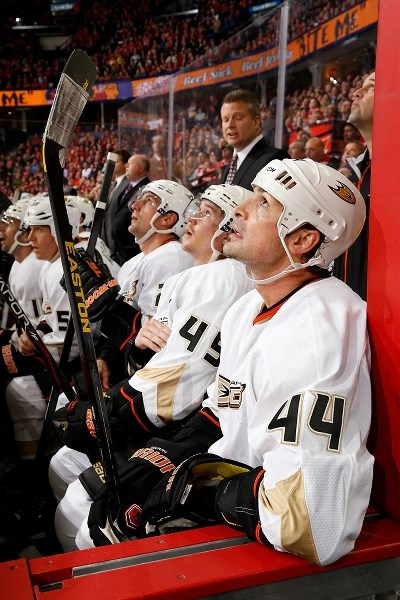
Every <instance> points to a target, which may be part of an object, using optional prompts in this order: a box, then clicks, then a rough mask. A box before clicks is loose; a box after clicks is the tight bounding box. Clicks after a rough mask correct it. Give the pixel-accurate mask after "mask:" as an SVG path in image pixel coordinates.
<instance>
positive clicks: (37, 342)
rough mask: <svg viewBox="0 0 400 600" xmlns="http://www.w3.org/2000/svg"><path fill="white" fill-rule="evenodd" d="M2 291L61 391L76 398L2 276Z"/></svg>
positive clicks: (0, 280)
mask: <svg viewBox="0 0 400 600" xmlns="http://www.w3.org/2000/svg"><path fill="white" fill-rule="evenodd" d="M0 293H1V295H2V296H3V298H4V301H5V302H6V303H7V305H8V306H9V307H10V310H11V312H12V313H13V315H14V317H15V319H16V321H17V323H18V325H19V326H20V327H21V329H22V330H23V331H25V333H26V334H27V335H28V336H29V339H30V340H31V342H32V344H34V346H35V348H36V350H37V352H38V354H39V355H40V356H41V358H42V360H43V362H44V363H45V365H46V367H47V368H48V370H49V372H50V373H51V375H52V376H53V378H54V381H55V382H56V386H57V388H58V389H59V391H60V392H61V391H62V392H64V394H65V395H66V396H67V398H68V400H76V397H75V394H74V391H73V389H72V387H71V385H70V383H69V381H68V379H67V377H66V376H65V375H64V373H63V372H62V371H61V369H60V367H59V366H58V364H57V363H56V361H55V360H54V358H53V357H52V355H51V354H50V352H49V350H48V348H47V346H46V344H44V343H43V342H42V338H41V337H40V336H39V334H38V332H37V331H36V329H35V328H34V326H33V325H32V323H31V322H30V320H29V318H28V317H27V315H26V314H25V313H24V311H23V310H22V308H21V306H20V304H19V302H18V300H17V299H16V298H15V296H14V294H13V293H12V291H11V290H10V288H9V287H8V285H7V283H6V281H5V280H4V279H3V277H1V276H0Z"/></svg>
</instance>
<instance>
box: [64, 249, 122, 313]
mask: <svg viewBox="0 0 400 600" xmlns="http://www.w3.org/2000/svg"><path fill="white" fill-rule="evenodd" d="M75 253H76V261H77V263H78V273H79V275H80V277H81V285H82V290H83V293H84V296H85V303H86V308H87V311H88V315H89V319H90V321H92V322H93V323H94V322H96V321H100V320H101V319H102V318H103V316H104V315H105V314H106V313H108V312H109V311H112V310H113V309H114V308H115V307H116V305H117V304H119V302H123V297H122V296H120V295H119V290H120V287H119V285H118V282H117V280H116V279H115V278H114V277H113V276H112V275H111V273H110V269H109V268H108V266H107V265H106V264H105V263H104V262H103V259H102V258H101V255H100V253H99V252H97V251H96V262H94V261H93V260H92V259H91V258H90V257H89V256H88V254H87V253H86V251H85V250H84V249H83V248H76V250H75ZM60 285H61V286H62V287H63V289H64V290H65V289H66V285H65V278H64V276H63V277H62V279H61V281H60Z"/></svg>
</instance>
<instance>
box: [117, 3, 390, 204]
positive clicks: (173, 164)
mask: <svg viewBox="0 0 400 600" xmlns="http://www.w3.org/2000/svg"><path fill="white" fill-rule="evenodd" d="M264 4H265V5H271V4H277V2H266V3H264ZM316 6H318V10H316ZM321 6H322V8H321ZM349 6H351V8H350V9H349ZM324 7H325V8H324ZM377 16H378V0H370V2H368V3H366V2H358V3H357V2H355V1H353V2H352V1H350V2H349V1H345V0H343V2H341V3H340V2H338V3H335V6H334V7H329V6H327V3H321V2H315V0H285V2H282V3H278V6H276V7H274V8H272V9H270V10H269V11H268V12H266V13H265V14H263V15H261V16H259V17H257V18H255V19H254V21H253V22H252V24H251V25H250V26H248V27H247V28H245V29H243V30H242V31H240V32H239V33H238V34H237V35H235V36H233V37H232V38H230V39H229V40H227V41H226V42H224V43H223V44H221V45H219V46H213V44H210V48H209V50H208V52H207V54H205V55H204V56H203V57H201V58H200V59H199V60H197V61H195V62H194V63H193V64H191V65H190V66H188V67H186V68H185V69H183V70H181V71H179V72H178V73H175V74H174V75H170V76H161V77H157V78H154V79H147V80H140V81H133V83H132V85H133V94H134V98H135V99H134V100H132V101H131V102H130V103H128V104H127V105H126V106H124V107H123V108H122V109H120V111H119V116H118V124H119V142H120V146H121V147H122V148H126V149H127V150H129V151H130V152H132V153H134V152H135V153H136V152H139V153H144V154H146V155H147V156H150V157H151V159H150V161H151V172H150V176H151V179H159V178H165V177H167V178H171V177H172V178H175V179H177V180H179V181H181V182H182V183H184V184H185V185H187V186H188V187H190V188H191V189H192V191H193V192H197V191H202V189H204V188H205V187H207V185H209V184H210V183H214V182H218V180H219V179H218V178H219V174H220V171H221V168H222V166H223V165H224V164H226V163H227V162H229V161H230V160H231V156H232V151H231V149H230V148H229V147H228V145H227V144H226V142H225V140H224V139H223V137H222V133H221V124H220V118H219V110H220V106H221V103H222V99H223V97H224V95H225V94H226V93H227V92H229V91H231V90H233V89H235V88H237V87H242V88H246V89H249V90H251V91H252V92H254V93H255V94H256V96H257V97H258V99H259V100H260V104H261V115H262V125H263V134H264V137H265V138H266V139H267V140H268V142H269V143H270V144H271V145H277V146H279V147H284V148H289V146H290V144H291V143H292V142H294V141H300V142H304V143H305V142H306V141H307V140H308V139H309V138H310V137H317V138H319V139H320V140H322V142H323V145H324V157H323V160H324V161H326V162H329V163H331V164H333V165H334V166H336V165H339V163H340V160H341V155H342V152H343V149H344V145H345V144H344V141H345V140H344V129H345V125H346V121H347V116H348V113H349V110H350V107H351V98H352V94H353V92H354V87H355V86H356V85H357V82H358V81H359V77H360V76H361V75H362V74H363V73H365V72H366V71H367V70H368V69H370V68H372V65H373V62H374V53H375V46H374V45H375V34H376V22H377ZM285 57H286V62H285ZM346 115H347V116H346ZM301 149H302V144H300V145H299V150H300V151H301Z"/></svg>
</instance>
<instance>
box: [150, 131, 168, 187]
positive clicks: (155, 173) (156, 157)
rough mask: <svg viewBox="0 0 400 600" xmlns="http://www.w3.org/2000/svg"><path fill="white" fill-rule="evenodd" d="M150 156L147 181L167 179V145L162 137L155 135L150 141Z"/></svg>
mask: <svg viewBox="0 0 400 600" xmlns="http://www.w3.org/2000/svg"><path fill="white" fill-rule="evenodd" d="M151 147H152V156H151V158H150V169H149V174H148V175H149V179H150V180H151V181H154V180H155V179H166V178H167V144H166V141H165V137H164V136H163V135H155V136H154V137H153V138H152V140H151Z"/></svg>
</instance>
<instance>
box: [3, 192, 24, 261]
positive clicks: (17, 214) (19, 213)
mask: <svg viewBox="0 0 400 600" xmlns="http://www.w3.org/2000/svg"><path fill="white" fill-rule="evenodd" d="M30 204H31V200H30V199H29V198H25V199H22V200H21V199H19V200H17V201H16V202H15V203H14V204H11V205H10V206H9V207H8V208H7V209H6V210H5V211H4V212H3V214H2V215H1V220H2V221H3V223H7V222H8V220H9V219H17V220H18V221H19V222H20V224H19V228H18V230H17V231H16V232H15V234H14V243H13V244H12V245H11V247H10V248H9V249H8V250H7V254H12V253H13V252H14V250H15V249H16V247H17V246H23V247H26V246H30V245H31V242H21V241H20V239H19V236H20V235H21V233H24V231H25V229H24V227H23V222H24V217H25V213H26V211H27V210H28V207H29V205H30Z"/></svg>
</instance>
